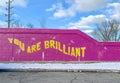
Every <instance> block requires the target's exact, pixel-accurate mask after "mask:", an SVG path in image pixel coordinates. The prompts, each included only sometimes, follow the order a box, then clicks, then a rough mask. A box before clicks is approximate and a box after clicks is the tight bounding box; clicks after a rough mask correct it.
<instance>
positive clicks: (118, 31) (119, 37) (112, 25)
mask: <svg viewBox="0 0 120 83" xmlns="http://www.w3.org/2000/svg"><path fill="white" fill-rule="evenodd" d="M92 35H93V37H94V38H96V39H98V40H100V41H120V23H119V22H118V21H117V20H106V21H105V22H102V23H101V24H96V29H95V30H94V32H93V33H92Z"/></svg>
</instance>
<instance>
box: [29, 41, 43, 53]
mask: <svg viewBox="0 0 120 83" xmlns="http://www.w3.org/2000/svg"><path fill="white" fill-rule="evenodd" d="M40 45H41V42H38V43H36V44H34V45H32V46H28V47H27V53H34V52H37V51H40V50H41V47H40Z"/></svg>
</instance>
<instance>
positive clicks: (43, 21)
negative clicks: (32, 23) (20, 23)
mask: <svg viewBox="0 0 120 83" xmlns="http://www.w3.org/2000/svg"><path fill="white" fill-rule="evenodd" d="M40 26H41V27H42V28H45V27H46V19H45V17H42V18H41V20H40Z"/></svg>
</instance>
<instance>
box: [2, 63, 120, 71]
mask: <svg viewBox="0 0 120 83" xmlns="http://www.w3.org/2000/svg"><path fill="white" fill-rule="evenodd" d="M0 69H48V70H74V69H75V70H76V69H78V70H84V69H85V70H120V62H101V63H67V64H62V63H0Z"/></svg>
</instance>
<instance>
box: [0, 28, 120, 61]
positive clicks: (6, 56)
mask: <svg viewBox="0 0 120 83" xmlns="http://www.w3.org/2000/svg"><path fill="white" fill-rule="evenodd" d="M119 60H120V42H98V41H96V40H94V39H92V38H91V37H89V36H88V35H86V34H85V33H83V32H81V31H79V30H55V29H54V30H53V29H50V30H49V29H0V61H119Z"/></svg>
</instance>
